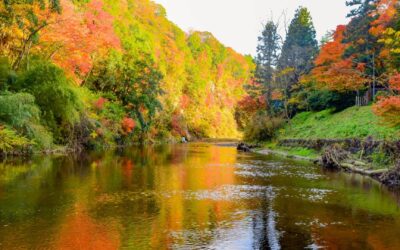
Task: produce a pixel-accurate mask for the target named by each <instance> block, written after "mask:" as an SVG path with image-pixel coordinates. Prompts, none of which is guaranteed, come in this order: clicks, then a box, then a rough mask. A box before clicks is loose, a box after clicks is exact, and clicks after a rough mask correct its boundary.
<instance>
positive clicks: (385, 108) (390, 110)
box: [373, 96, 400, 126]
mask: <svg viewBox="0 0 400 250" xmlns="http://www.w3.org/2000/svg"><path fill="white" fill-rule="evenodd" d="M373 110H374V112H375V114H376V115H378V116H380V117H382V118H383V120H384V121H385V122H387V123H388V124H390V125H392V126H399V125H400V116H399V114H400V96H390V97H387V98H384V99H382V100H380V101H378V103H377V104H375V105H374V107H373Z"/></svg>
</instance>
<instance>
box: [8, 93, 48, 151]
mask: <svg viewBox="0 0 400 250" xmlns="http://www.w3.org/2000/svg"><path fill="white" fill-rule="evenodd" d="M0 121H2V122H3V123H5V124H7V125H9V126H11V127H13V128H15V129H17V131H19V132H20V133H22V134H25V135H26V136H27V137H28V138H29V139H32V140H34V141H35V144H36V146H37V147H39V148H41V149H47V148H50V147H51V145H52V141H53V138H52V135H51V134H50V133H49V132H48V131H47V130H46V129H45V128H44V127H43V126H42V125H41V124H40V110H39V108H38V107H37V106H36V104H35V98H34V97H33V96H32V95H31V94H28V93H16V94H14V93H10V92H6V93H3V94H1V95H0Z"/></svg>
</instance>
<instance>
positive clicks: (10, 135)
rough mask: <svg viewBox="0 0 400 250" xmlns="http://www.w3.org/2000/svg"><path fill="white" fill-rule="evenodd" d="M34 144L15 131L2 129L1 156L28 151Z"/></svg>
mask: <svg viewBox="0 0 400 250" xmlns="http://www.w3.org/2000/svg"><path fill="white" fill-rule="evenodd" d="M32 144H33V143H32V141H30V140H29V139H27V138H25V137H23V136H20V135H18V134H17V133H16V132H15V131H13V130H11V129H8V128H4V127H0V154H9V153H16V152H17V151H23V150H26V149H27V148H28V147H29V146H31V145H32Z"/></svg>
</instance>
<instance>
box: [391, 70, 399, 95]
mask: <svg viewBox="0 0 400 250" xmlns="http://www.w3.org/2000/svg"><path fill="white" fill-rule="evenodd" d="M389 87H390V88H391V89H393V90H397V91H400V73H396V74H394V75H393V76H392V77H391V78H390V79H389Z"/></svg>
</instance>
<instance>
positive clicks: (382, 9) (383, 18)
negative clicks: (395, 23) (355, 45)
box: [369, 0, 398, 36]
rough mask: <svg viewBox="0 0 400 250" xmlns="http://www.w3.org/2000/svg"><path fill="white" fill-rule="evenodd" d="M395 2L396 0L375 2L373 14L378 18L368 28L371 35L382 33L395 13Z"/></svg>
mask: <svg viewBox="0 0 400 250" xmlns="http://www.w3.org/2000/svg"><path fill="white" fill-rule="evenodd" d="M397 3H398V1H397V0H380V1H379V2H378V3H377V10H376V12H375V13H374V14H375V15H378V18H377V19H376V20H375V21H374V22H372V24H371V26H372V27H371V29H370V30H369V32H370V34H371V35H373V36H380V35H382V33H383V32H384V31H385V29H386V28H387V25H388V24H389V23H390V22H391V21H392V20H393V18H394V17H395V15H396V14H397Z"/></svg>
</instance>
